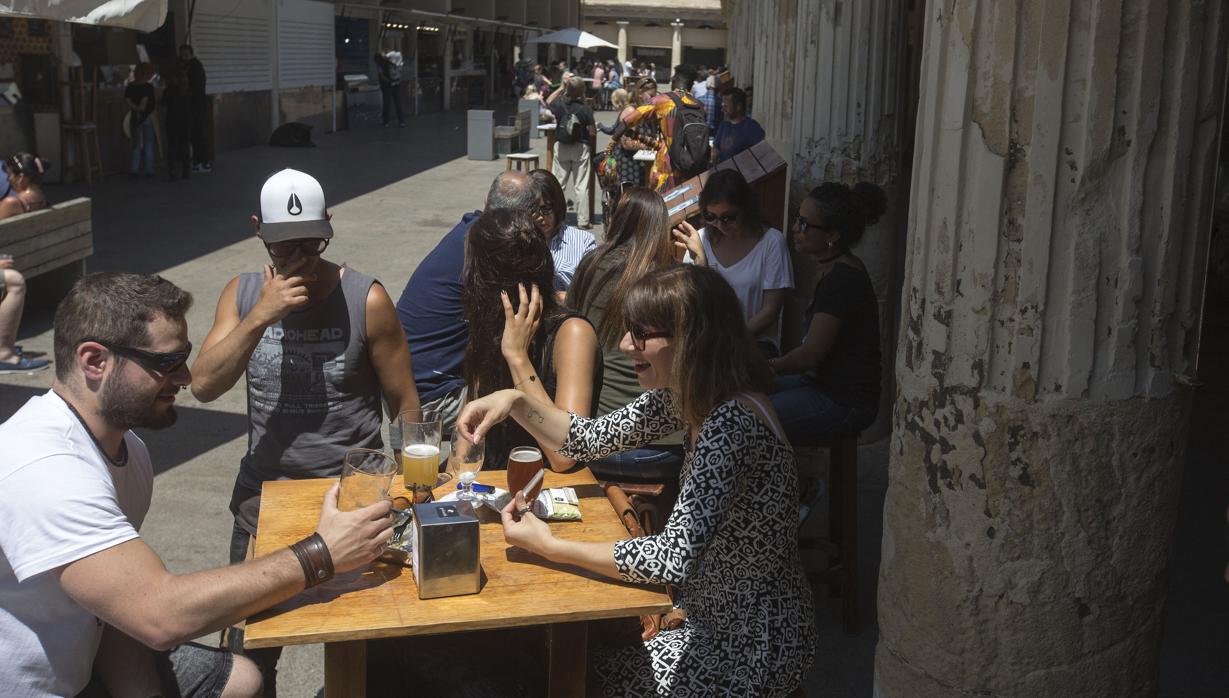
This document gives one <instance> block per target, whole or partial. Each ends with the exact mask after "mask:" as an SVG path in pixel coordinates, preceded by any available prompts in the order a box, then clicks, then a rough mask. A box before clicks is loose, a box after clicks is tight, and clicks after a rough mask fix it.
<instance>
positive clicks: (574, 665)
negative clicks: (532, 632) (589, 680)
mask: <svg viewBox="0 0 1229 698" xmlns="http://www.w3.org/2000/svg"><path fill="white" fill-rule="evenodd" d="M546 647H547V650H546V651H547V654H548V655H549V666H550V668H549V670H548V672H549V673H548V682H549V688H547V695H548V696H549V697H550V698H570V697H571V696H583V695H585V678H586V677H585V673H586V671H587V669H588V664H589V624H588V623H587V622H584V621H581V622H578V623H556V624H554V625H551V626H549V627H548V628H547V630H546Z"/></svg>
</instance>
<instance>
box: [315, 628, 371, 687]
mask: <svg viewBox="0 0 1229 698" xmlns="http://www.w3.org/2000/svg"><path fill="white" fill-rule="evenodd" d="M324 698H367V641H366V640H353V641H351V642H328V643H325V645H324Z"/></svg>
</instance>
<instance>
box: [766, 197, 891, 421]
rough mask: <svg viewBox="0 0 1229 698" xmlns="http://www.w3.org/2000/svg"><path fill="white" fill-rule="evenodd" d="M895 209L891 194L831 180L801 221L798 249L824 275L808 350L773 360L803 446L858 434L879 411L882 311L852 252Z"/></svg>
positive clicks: (778, 400) (778, 395)
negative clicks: (869, 228)
mask: <svg viewBox="0 0 1229 698" xmlns="http://www.w3.org/2000/svg"><path fill="white" fill-rule="evenodd" d="M886 208H887V197H886V195H885V194H884V192H883V189H881V188H879V187H878V186H875V185H874V184H869V183H866V182H862V183H859V184H858V185H856V186H854V187H853V188H852V189H851V188H850V187H848V186H845V185H844V184H837V183H834V182H829V183H826V184H823V185H821V186H819V187H817V188H816V189H814V190H813V191H812V192H811V193H810V195H809V196H807V198H806V199H804V200H803V202H802V206H801V207H800V208H799V211H798V219H797V220H796V221H795V222H794V226H793V230H792V233H793V238H794V246H795V249H797V250H798V251H799V252H802V253H804V254H809V255H811V256H812V257H814V258H815V261H816V262H818V263H819V271H820V274H821V275H822V276H821V278H820V280H819V284H818V285H816V287H815V296H814V299H813V300H812V301H811V307H810V308H808V309H807V324H808V327H807V333H806V337H805V338H804V339H803V340H802V345H801V346H799V347H798V348H796V349H794V350H793V351H791V352H789V353H788V354H785V355H784V356H782V357H780V358H778V359H773V360H771V361H769V365H770V366H771V367H772V369H773V371H775V372H776V374H777V376H778V378H777V384H776V388H775V390H774V391H773V395H772V404H773V408H774V409H776V411H777V414H778V415H780V417H781V424H782V426H784V427H785V433H786V435H787V436H788V437H789V439H790V441H791V442H793V443H794V444H795V445H797V444H804V443H807V442H808V441H812V442H813V441H816V440H821V439H826V438H830V437H833V436H838V435H846V434H856V433H858V432H860V431H862V430H863V429H865V428H867V427H868V426H870V425H871V423H872V422H874V421H875V416H876V414H877V412H878V409H879V385H880V371H881V368H880V352H879V305H878V301H877V300H876V299H875V289H874V287H873V286H872V285H871V279H870V276H869V275H868V274H867V273H866V266H865V265H864V264H862V260H860V259H858V258H857V257H856V256H854V254H853V252H851V251H850V248H851V247H852V246H853V245H855V244H856V243H857V242H858V240H859V239H861V237H862V233H863V232H864V231H865V230H866V226H868V225H872V224H874V223H875V221H877V220H879V217H880V216H881V215H883V212H884V211H885V210H886Z"/></svg>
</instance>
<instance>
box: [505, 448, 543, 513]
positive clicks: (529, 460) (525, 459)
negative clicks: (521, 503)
mask: <svg viewBox="0 0 1229 698" xmlns="http://www.w3.org/2000/svg"><path fill="white" fill-rule="evenodd" d="M543 465H544V461H543V460H542V452H541V451H539V450H538V449H536V448H533V447H532V446H518V447H516V448H514V449H512V452H511V453H509V454H508V491H509V492H511V493H512V495H513V496H516V493H517V492H519V491H520V490H521V488H522V487H524V486H525V485H528V484H529V481H530V480H532V479H533V476H534V475H536V474H537V473H538V471H539V470H541V469H542V467H543ZM541 491H542V483H541V482H539V483H538V484H537V485H536V486H535V487H534V488H533V490H531V491H529V492H526V493H525V500H526V501H527V502H529V503H532V502H533V500H535V499H537V498H538V493H539V492H541Z"/></svg>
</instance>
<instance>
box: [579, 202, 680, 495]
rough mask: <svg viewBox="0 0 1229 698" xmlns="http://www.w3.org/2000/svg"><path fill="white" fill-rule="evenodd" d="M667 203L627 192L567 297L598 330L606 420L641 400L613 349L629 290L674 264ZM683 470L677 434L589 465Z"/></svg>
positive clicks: (608, 473)
mask: <svg viewBox="0 0 1229 698" xmlns="http://www.w3.org/2000/svg"><path fill="white" fill-rule="evenodd" d="M669 231H670V217H669V215H667V213H666V204H665V202H663V201H662V200H661V196H659V195H658V194H657V193H656V192H654V191H653V190H652V189H649V188H648V187H629V188H628V190H627V191H626V192H625V193H624V194H623V199H622V200H621V201H620V202H619V207H618V208H616V209H615V212H614V214H613V216H612V217H611V219H610V224H609V226H608V227H607V228H606V243H605V244H604V245H601V246H600V247H598V248H597V249H596V250H594V251H593V252H592V253H591V254H589V255H588V256H586V257H585V259H584V261H583V262H581V263H580V268H579V269H577V270H576V279H575V281H574V282H573V283H572V288H571V290H570V291H568V307H570V308H575V309H576V311H577V312H579V313H580V314H581V315H584V316H585V317H586V318H588V319H589V322H592V323H593V324H594V326H595V327H596V328H597V336H598V341H599V342H600V343H601V346H602V365H603V373H602V390H601V393H600V394H599V395H598V408H597V413H596V414H597V415H598V416H601V415H604V414H609V413H611V412H614V411H615V410H617V409H619V408H620V407H623V406H624V405H626V404H628V403H630V402H632V401H633V400H635V399H636V398H638V397H640V394H641V393H643V392H644V388H643V387H642V386H641V385H640V381H639V380H638V379H637V377H636V367H635V365H634V364H633V363H632V361H631V359H629V358H628V357H627V354H624V353H623V352H622V351H621V350H620V349H619V340H620V339H622V337H623V334H624V332H625V331H626V329H625V328H624V326H623V307H624V305H625V304H626V303H627V295H628V292H629V291H630V289H631V287H632V285H633V284H635V283H636V282H637V281H639V280H640V279H642V278H643V277H645V276H647V275H648V274H651V273H653V272H655V271H658V270H661V269H666V268H669V267H671V266H674V257H673V255H672V254H671V249H672V246H671V244H670V238H669V235H668V233H669ZM682 464H683V442H682V439H681V438H679V435H678V434H674V435H671V436H669V437H666V438H664V439H661V440H658V441H656V442H654V443H652V444H648V445H646V446H645V447H643V448H636V449H632V450H630V451H625V452H623V453H617V454H613V455H610V456H607V457H606V458H602V459H601V460H597V461H593V462H591V463H589V469H590V470H592V471H593V473H594V474H595V475H596V476H597V477H598V478H599V479H603V480H633V481H639V482H663V481H669V482H671V483H675V482H677V481H678V473H679V467H680V466H682Z"/></svg>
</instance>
